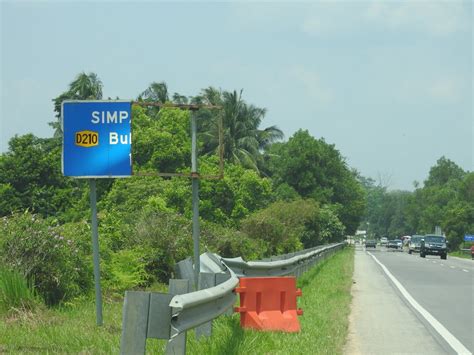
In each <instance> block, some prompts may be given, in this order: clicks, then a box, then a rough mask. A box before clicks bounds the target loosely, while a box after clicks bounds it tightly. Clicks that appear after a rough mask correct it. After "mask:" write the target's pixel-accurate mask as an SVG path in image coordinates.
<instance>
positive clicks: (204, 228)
mask: <svg viewBox="0 0 474 355" xmlns="http://www.w3.org/2000/svg"><path fill="white" fill-rule="evenodd" d="M201 245H202V249H203V251H210V252H213V253H217V254H219V255H220V256H222V257H227V258H232V257H237V256H242V257H243V258H244V259H245V260H257V259H260V258H261V257H263V253H262V251H263V250H264V244H263V242H262V241H261V240H258V239H252V238H249V236H248V235H246V234H245V233H243V232H240V231H237V230H235V229H232V228H227V227H223V226H221V225H218V224H214V223H211V222H206V221H204V222H203V223H202V224H201Z"/></svg>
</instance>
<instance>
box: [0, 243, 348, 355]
mask: <svg viewBox="0 0 474 355" xmlns="http://www.w3.org/2000/svg"><path fill="white" fill-rule="evenodd" d="M353 258H354V253H353V249H352V248H346V249H345V250H343V251H341V252H339V253H337V254H335V255H334V256H332V257H331V258H329V259H327V260H325V261H324V262H322V263H321V264H320V265H318V266H316V267H315V268H313V269H312V270H310V271H309V272H307V273H306V274H305V275H303V276H302V277H301V278H300V279H299V280H298V287H300V288H301V289H302V291H303V297H301V298H300V299H299V301H298V302H299V307H301V308H303V310H304V315H303V316H301V317H300V318H299V320H300V322H301V329H302V330H301V332H300V333H296V334H295V333H293V334H288V333H280V332H279V333H270V332H258V331H253V330H243V329H242V328H240V323H239V316H238V315H237V314H234V315H233V316H229V317H227V316H223V317H220V318H219V319H217V320H216V321H215V322H214V327H213V335H212V337H210V338H209V339H201V340H200V341H198V340H196V339H195V336H194V332H193V331H190V332H188V341H187V350H188V354H207V355H209V354H225V355H227V354H248V353H252V354H338V353H339V354H340V353H342V349H343V346H344V342H345V339H346V335H347V331H348V315H349V311H350V300H351V296H350V287H351V284H352V273H353V268H354V262H353ZM103 312H104V326H103V327H97V326H96V325H95V307H94V303H93V302H92V301H83V302H78V303H75V304H73V305H69V306H68V307H63V308H57V309H40V310H38V311H35V312H30V311H19V312H18V313H13V314H9V315H8V316H3V317H0V334H1V335H2V336H1V339H0V353H2V352H6V353H35V354H48V353H49V354H51V353H71V354H78V353H81V354H112V353H115V354H117V353H119V351H120V335H121V328H122V301H121V300H116V301H112V300H109V301H108V302H106V303H104V310H103ZM164 345H165V342H164V341H159V340H155V339H149V340H148V341H147V354H157V353H158V354H160V353H161V354H162V353H163V350H164Z"/></svg>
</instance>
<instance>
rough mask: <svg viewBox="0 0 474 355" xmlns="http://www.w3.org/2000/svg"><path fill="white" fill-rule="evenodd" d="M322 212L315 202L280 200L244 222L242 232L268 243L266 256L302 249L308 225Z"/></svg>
mask: <svg viewBox="0 0 474 355" xmlns="http://www.w3.org/2000/svg"><path fill="white" fill-rule="evenodd" d="M318 214H319V207H318V204H317V202H316V201H314V200H311V199H308V200H301V199H299V200H295V201H292V202H284V201H277V202H274V203H272V204H271V205H270V206H268V207H267V208H265V209H263V210H260V211H257V212H255V213H254V214H252V215H251V216H249V217H248V218H246V219H245V220H243V221H242V231H243V232H245V233H246V234H247V235H248V236H249V237H251V238H256V239H260V240H262V241H263V242H264V244H265V255H277V254H283V253H289V252H293V251H296V250H299V249H301V248H302V247H303V245H302V243H301V239H302V238H303V235H304V233H305V232H306V231H307V228H308V226H310V225H311V224H314V221H316V220H317V218H318Z"/></svg>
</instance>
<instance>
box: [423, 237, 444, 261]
mask: <svg viewBox="0 0 474 355" xmlns="http://www.w3.org/2000/svg"><path fill="white" fill-rule="evenodd" d="M446 243H447V242H446V238H445V237H444V236H442V235H437V234H427V235H425V236H424V237H423V238H422V239H421V243H420V256H421V257H422V258H424V257H425V256H426V255H439V256H440V257H441V259H446V258H447V256H448V249H447V247H446Z"/></svg>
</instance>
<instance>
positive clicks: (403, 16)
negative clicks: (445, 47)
mask: <svg viewBox="0 0 474 355" xmlns="http://www.w3.org/2000/svg"><path fill="white" fill-rule="evenodd" d="M470 6H471V5H469V2H467V1H465V2H462V1H416V2H415V1H413V2H412V1H410V2H409V1H393V2H381V1H374V2H372V3H371V4H370V5H369V7H368V9H367V13H366V19H367V20H368V21H369V22H374V23H377V24H379V25H382V26H386V27H389V28H390V29H392V30H400V29H402V30H409V31H412V30H416V31H419V32H423V33H428V34H431V35H435V36H445V35H450V34H452V33H455V32H458V31H465V30H469V28H470V26H471V21H472V15H471V9H470Z"/></svg>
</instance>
